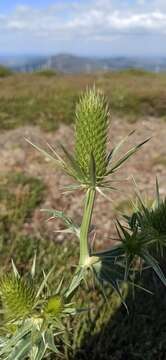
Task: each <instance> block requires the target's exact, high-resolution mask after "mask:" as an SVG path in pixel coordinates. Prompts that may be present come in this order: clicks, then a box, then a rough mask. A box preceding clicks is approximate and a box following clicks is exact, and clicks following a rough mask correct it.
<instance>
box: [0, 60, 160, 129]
mask: <svg viewBox="0 0 166 360" xmlns="http://www.w3.org/2000/svg"><path fill="white" fill-rule="evenodd" d="M94 84H95V85H96V87H100V88H101V89H102V90H103V91H104V93H105V94H106V95H107V97H108V100H109V101H110V102H111V109H112V115H114V114H115V115H118V116H122V117H123V118H125V117H126V116H127V117H128V119H130V120H131V121H136V120H137V119H138V118H139V117H140V116H152V117H161V118H163V119H164V120H165V114H166V101H165V99H166V86H165V85H166V74H165V73H159V74H154V73H150V72H146V71H144V70H139V69H138V70H137V69H136V70H135V69H129V70H124V71H119V72H109V73H102V72H101V73H97V74H80V75H79V74H78V75H63V74H59V73H56V72H55V71H53V70H43V71H37V72H36V73H35V72H34V73H32V74H30V73H28V74H16V73H12V72H11V71H10V70H8V69H7V68H5V67H0V128H1V129H13V128H16V127H18V126H23V125H26V124H32V125H39V126H40V127H41V128H42V129H44V130H49V131H51V130H55V129H56V127H57V126H58V125H59V123H61V122H64V123H67V124H70V123H71V122H72V121H73V113H74V109H75V103H76V101H77V100H78V97H79V95H80V93H81V92H82V91H83V90H84V89H85V88H86V87H87V86H92V85H94Z"/></svg>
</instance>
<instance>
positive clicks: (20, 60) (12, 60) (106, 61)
mask: <svg viewBox="0 0 166 360" xmlns="http://www.w3.org/2000/svg"><path fill="white" fill-rule="evenodd" d="M0 64H1V65H5V66H8V67H10V68H11V69H12V70H16V71H25V72H30V71H36V70H43V69H54V70H56V71H59V72H62V73H80V72H86V73H91V72H94V71H99V70H101V71H108V70H112V71H116V70H122V69H128V68H134V69H144V70H147V71H154V72H161V71H166V58H164V57H151V58H150V57H125V56H119V57H107V58H106V57H105V58H104V57H103V58H98V57H83V56H76V55H71V54H58V55H53V56H40V55H38V56H26V55H22V56H0Z"/></svg>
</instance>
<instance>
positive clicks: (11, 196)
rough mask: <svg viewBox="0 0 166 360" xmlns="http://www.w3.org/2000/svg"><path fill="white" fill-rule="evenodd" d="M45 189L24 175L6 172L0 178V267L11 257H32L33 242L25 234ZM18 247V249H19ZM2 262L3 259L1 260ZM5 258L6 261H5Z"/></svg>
mask: <svg viewBox="0 0 166 360" xmlns="http://www.w3.org/2000/svg"><path fill="white" fill-rule="evenodd" d="M44 189H45V186H44V184H43V182H42V181H41V180H40V179H37V178H33V177H30V176H27V175H25V174H23V173H20V172H16V173H13V172H12V173H8V174H7V175H5V174H4V175H1V177H0V247H1V250H2V249H3V251H1V254H0V259H1V266H2V264H4V261H5V262H8V260H9V259H10V257H11V256H13V254H14V256H16V257H17V255H18V256H19V258H21V255H24V252H25V254H26V255H28V258H29V256H32V250H33V249H34V244H33V242H30V239H29V236H28V234H25V232H24V225H25V223H26V222H30V221H31V217H32V215H33V211H34V209H35V208H36V206H38V205H39V204H40V203H41V201H42V199H43V193H44ZM18 244H19V246H18ZM4 259H5V260H4ZM7 259H8V260H7Z"/></svg>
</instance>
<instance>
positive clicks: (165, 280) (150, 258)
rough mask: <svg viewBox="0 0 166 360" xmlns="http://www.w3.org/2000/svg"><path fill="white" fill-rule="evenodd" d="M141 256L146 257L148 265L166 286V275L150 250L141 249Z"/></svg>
mask: <svg viewBox="0 0 166 360" xmlns="http://www.w3.org/2000/svg"><path fill="white" fill-rule="evenodd" d="M140 256H141V257H142V258H143V259H144V261H145V262H146V263H147V265H149V266H150V267H151V268H152V269H153V270H154V272H155V273H156V275H157V276H158V277H159V279H160V280H161V282H162V283H163V284H164V285H165V286H166V277H165V275H164V273H163V271H162V269H161V267H160V266H159V264H158V262H157V260H156V259H155V258H154V257H153V256H151V255H150V254H149V252H148V251H141V253H140Z"/></svg>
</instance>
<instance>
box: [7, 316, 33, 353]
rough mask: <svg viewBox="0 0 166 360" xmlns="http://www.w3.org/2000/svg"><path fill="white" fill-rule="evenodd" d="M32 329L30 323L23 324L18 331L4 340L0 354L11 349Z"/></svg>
mask: <svg viewBox="0 0 166 360" xmlns="http://www.w3.org/2000/svg"><path fill="white" fill-rule="evenodd" d="M31 329H32V325H31V324H30V323H28V324H24V325H23V326H22V327H21V328H20V329H19V330H18V332H17V333H16V334H15V335H13V336H12V337H11V338H10V339H9V340H8V341H6V343H5V345H4V346H3V348H2V350H1V351H0V356H1V355H3V354H5V353H8V352H10V351H11V349H12V347H15V346H16V344H17V343H19V341H21V339H23V338H24V337H25V335H27V334H28V333H29V332H30V331H31Z"/></svg>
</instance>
